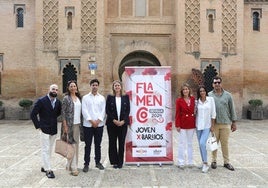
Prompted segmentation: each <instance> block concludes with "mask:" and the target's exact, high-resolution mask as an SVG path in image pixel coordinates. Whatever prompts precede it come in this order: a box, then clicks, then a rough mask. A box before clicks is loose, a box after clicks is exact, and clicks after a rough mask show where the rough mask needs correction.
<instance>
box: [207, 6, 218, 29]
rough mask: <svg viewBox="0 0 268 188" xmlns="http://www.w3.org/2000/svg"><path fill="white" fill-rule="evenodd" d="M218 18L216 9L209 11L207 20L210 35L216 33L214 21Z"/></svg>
mask: <svg viewBox="0 0 268 188" xmlns="http://www.w3.org/2000/svg"><path fill="white" fill-rule="evenodd" d="M215 18H216V10H215V9H207V19H208V31H209V32H210V33H213V32H214V20H215Z"/></svg>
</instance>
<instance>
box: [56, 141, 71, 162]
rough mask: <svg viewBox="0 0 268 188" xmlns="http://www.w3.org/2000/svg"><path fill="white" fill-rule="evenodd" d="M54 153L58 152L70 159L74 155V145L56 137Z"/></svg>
mask: <svg viewBox="0 0 268 188" xmlns="http://www.w3.org/2000/svg"><path fill="white" fill-rule="evenodd" d="M55 153H57V154H60V155H61V156H63V157H65V158H67V159H72V158H73V156H74V146H73V145H72V144H69V143H68V142H67V141H64V140H62V139H57V140H56V146H55Z"/></svg>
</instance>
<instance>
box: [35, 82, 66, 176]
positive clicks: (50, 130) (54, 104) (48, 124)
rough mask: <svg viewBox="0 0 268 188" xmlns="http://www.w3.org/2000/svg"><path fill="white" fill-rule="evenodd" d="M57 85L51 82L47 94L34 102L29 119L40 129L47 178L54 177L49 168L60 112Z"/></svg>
mask: <svg viewBox="0 0 268 188" xmlns="http://www.w3.org/2000/svg"><path fill="white" fill-rule="evenodd" d="M57 94H58V86H57V85H56V84H52V85H51V86H50V87H49V92H48V94H47V95H45V96H43V97H41V98H39V99H38V100H37V101H36V103H35V104H34V108H33V110H32V112H31V119H32V121H33V124H34V126H35V128H36V129H38V130H40V138H41V156H42V163H43V166H42V167H41V172H45V173H46V176H47V177H48V178H55V175H54V173H53V171H52V170H51V163H50V157H51V153H52V148H53V145H54V142H55V139H56V136H57V130H58V129H57V117H58V116H59V115H60V114H61V101H60V100H59V99H57V98H56V97H57Z"/></svg>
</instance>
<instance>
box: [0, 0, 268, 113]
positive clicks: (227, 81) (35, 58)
mask: <svg viewBox="0 0 268 188" xmlns="http://www.w3.org/2000/svg"><path fill="white" fill-rule="evenodd" d="M58 2H59V15H58V19H59V25H58V28H59V33H58V37H59V42H58V49H57V50H56V51H45V50H44V46H43V1H34V0H24V1H23V0H20V1H19V0H18V1H16V0H14V1H12V2H10V1H1V0H0V16H1V18H4V19H0V25H1V27H0V41H1V45H0V54H3V57H4V63H3V71H2V74H1V75H2V83H1V87H2V95H1V97H2V98H5V99H7V98H11V97H15V98H16V97H18V98H20V97H33V98H36V97H39V96H41V95H43V94H44V93H46V92H47V88H48V86H49V85H50V84H51V83H56V84H58V85H59V86H60V88H62V72H61V70H60V64H59V59H72V58H76V59H80V73H79V74H78V75H77V78H78V83H79V88H80V91H81V93H82V94H85V93H87V92H88V91H89V85H88V83H89V80H90V79H92V78H95V77H96V78H98V79H99V80H100V81H101V88H100V92H102V93H103V94H104V95H106V94H107V93H109V92H111V82H112V81H113V80H114V79H118V74H117V71H118V68H119V66H120V63H121V61H122V59H123V58H124V57H125V56H126V55H128V54H129V53H131V52H133V51H135V50H144V51H148V52H150V53H152V54H153V55H154V56H155V57H156V58H158V60H159V61H160V63H161V65H169V66H172V95H173V100H175V98H176V97H177V95H178V90H179V87H180V85H181V84H182V83H183V82H185V81H187V79H189V77H190V76H191V70H192V68H196V69H200V68H201V59H219V60H220V61H221V64H220V75H221V76H222V77H223V80H224V88H225V89H227V90H228V91H230V92H231V93H232V94H233V96H234V99H235V104H236V108H237V112H238V115H239V117H242V106H246V105H247V101H248V100H249V99H251V98H261V99H263V100H264V106H267V102H268V90H267V88H268V74H267V61H268V56H267V55H266V54H267V47H266V46H267V41H268V33H267V30H268V28H267V27H268V22H267V20H266V18H267V17H268V12H267V10H268V5H267V4H265V3H263V4H260V3H254V4H244V1H243V0H237V1H236V2H237V51H236V54H235V55H228V56H224V55H223V54H222V21H223V20H222V13H221V11H222V6H221V3H219V2H218V1H199V2H200V44H199V50H200V56H199V57H198V58H195V57H194V56H193V55H192V54H189V53H186V51H187V49H186V47H185V0H180V1H176V0H161V1H160V0H159V1H148V4H147V6H149V7H148V8H147V11H148V12H147V13H148V14H147V16H145V17H136V16H135V15H134V14H135V10H134V9H135V6H134V4H131V6H130V5H129V4H127V3H133V1H132V0H127V1H122V0H121V1H119V0H109V1H108V0H104V1H99V0H98V1H97V26H96V28H97V35H96V37H97V41H96V50H93V51H90V50H88V51H85V50H82V48H81V39H80V36H81V11H80V9H81V1H77V0H70V1H58ZM120 2H123V4H119V3H120ZM161 2H162V3H165V4H161ZM14 4H25V5H26V13H25V17H24V20H25V22H24V23H25V26H24V28H16V27H15V20H16V19H15V14H14ZM68 6H72V7H74V9H75V15H74V17H73V29H72V30H67V20H66V19H67V18H66V16H65V7H68ZM120 7H121V10H119V8H120ZM251 8H261V9H262V19H261V31H260V32H256V31H252V18H251ZM207 9H215V11H216V17H215V20H214V33H210V32H208V19H207V13H206V11H207ZM158 10H160V12H158ZM265 20H266V21H265ZM89 56H95V57H96V61H97V64H98V70H97V72H96V75H90V72H89V70H88V63H89V62H88V58H89ZM265 115H266V114H265Z"/></svg>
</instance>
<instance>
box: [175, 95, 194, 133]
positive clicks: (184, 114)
mask: <svg viewBox="0 0 268 188" xmlns="http://www.w3.org/2000/svg"><path fill="white" fill-rule="evenodd" d="M190 101H191V103H190V106H188V105H187V103H186V102H185V100H184V99H183V98H178V99H177V100H176V114H175V126H176V127H180V128H182V129H194V128H195V98H194V97H193V96H191V97H190Z"/></svg>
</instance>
